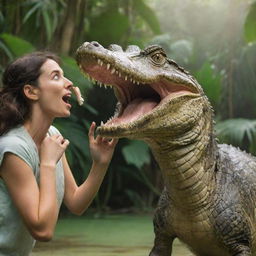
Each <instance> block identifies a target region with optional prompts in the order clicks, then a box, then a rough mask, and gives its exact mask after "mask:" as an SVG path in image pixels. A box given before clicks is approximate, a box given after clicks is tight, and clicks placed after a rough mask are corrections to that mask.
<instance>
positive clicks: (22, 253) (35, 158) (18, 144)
mask: <svg viewBox="0 0 256 256" xmlns="http://www.w3.org/2000/svg"><path fill="white" fill-rule="evenodd" d="M53 134H60V133H59V131H58V130H57V129H56V128H55V127H53V126H51V127H50V129H49V135H53ZM6 152H10V153H13V154H15V155H17V156H18V157H20V158H21V159H22V160H23V161H25V162H26V163H27V164H28V165H29V166H30V167H31V169H32V171H33V172H34V175H35V178H36V180H37V182H39V174H40V172H39V155H38V151H37V147H36V145H35V143H34V141H33V139H32V138H31V136H30V135H29V133H28V132H27V130H26V129H25V127H24V126H19V127H18V128H15V129H12V130H11V131H9V132H8V133H7V134H5V135H3V136H1V137H0V166H1V164H2V161H3V158H4V154H5V153H6ZM5 171H8V170H5ZM56 188H57V199H58V203H59V206H60V205H61V202H62V200H63V196H64V173H63V166H62V162H61V161H59V162H58V164H57V167H56ZM24 207H26V206H24ZM34 245H35V240H34V239H33V237H32V236H31V235H30V233H29V232H28V230H27V228H26V226H25V225H24V223H23V221H22V219H21V217H20V215H19V213H18V211H17V210H16V208H15V206H14V204H13V202H12V199H11V197H10V195H9V193H8V191H7V188H6V185H5V183H4V181H3V179H2V178H1V177H0V256H28V255H29V253H30V252H31V250H32V249H33V247H34Z"/></svg>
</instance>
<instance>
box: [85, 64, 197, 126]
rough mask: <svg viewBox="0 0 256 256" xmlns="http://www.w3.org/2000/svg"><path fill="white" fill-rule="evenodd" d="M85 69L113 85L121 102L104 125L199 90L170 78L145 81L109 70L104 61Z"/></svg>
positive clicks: (129, 119) (132, 118)
mask: <svg viewBox="0 0 256 256" xmlns="http://www.w3.org/2000/svg"><path fill="white" fill-rule="evenodd" d="M82 68H83V71H84V72H85V73H87V74H89V76H90V77H91V78H93V79H95V80H96V81H98V82H99V83H102V84H105V85H111V86H113V88H114V92H115V95H116V97H117V99H118V101H119V102H120V104H118V107H117V109H116V113H115V115H114V116H113V117H112V118H111V119H110V120H109V121H108V122H107V123H106V124H105V125H104V126H112V125H119V124H125V123H130V122H133V121H135V120H138V119H140V118H141V117H143V116H145V115H146V114H148V113H150V112H152V110H153V109H155V108H156V107H158V106H160V105H162V104H164V103H165V102H166V100H167V99H170V98H174V97H177V96H179V95H184V94H188V93H198V92H197V91H195V89H191V88H188V87H187V86H185V85H182V84H175V83H172V82H170V81H167V80H164V81H155V82H152V83H148V84H147V83H145V84H142V83H140V82H137V81H134V80H133V79H132V78H128V77H126V76H125V75H123V74H121V73H119V72H118V71H116V70H113V69H112V70H111V69H107V67H106V65H105V64H104V65H102V66H101V65H97V64H94V65H92V64H90V65H88V64H87V65H85V66H83V65H82Z"/></svg>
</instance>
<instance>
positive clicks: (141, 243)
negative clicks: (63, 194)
mask: <svg viewBox="0 0 256 256" xmlns="http://www.w3.org/2000/svg"><path fill="white" fill-rule="evenodd" d="M153 239H154V234H153V227H152V216H151V215H106V216H104V217H101V218H94V217H93V216H85V217H70V218H62V219H60V220H59V222H58V224H57V228H56V232H55V236H54V239H53V241H51V242H48V243H37V246H36V248H35V249H34V251H33V253H32V255H31V256H53V255H54V256H74V255H75V256H128V255H129V256H131V255H133V256H147V255H148V253H149V251H150V249H151V246H152V245H153ZM191 255H192V254H191V253H190V252H189V251H188V250H187V249H186V248H185V247H184V246H183V245H182V244H181V243H180V242H179V241H175V245H174V250H173V256H191Z"/></svg>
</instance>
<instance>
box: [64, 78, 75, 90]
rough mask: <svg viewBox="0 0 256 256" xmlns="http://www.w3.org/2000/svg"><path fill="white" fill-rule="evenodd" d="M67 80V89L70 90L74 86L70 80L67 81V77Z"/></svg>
mask: <svg viewBox="0 0 256 256" xmlns="http://www.w3.org/2000/svg"><path fill="white" fill-rule="evenodd" d="M65 79H66V82H65V87H66V88H68V89H70V88H71V87H72V86H73V83H72V82H71V81H70V80H69V79H67V78H66V77H65Z"/></svg>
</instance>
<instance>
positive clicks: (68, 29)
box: [60, 0, 85, 54]
mask: <svg viewBox="0 0 256 256" xmlns="http://www.w3.org/2000/svg"><path fill="white" fill-rule="evenodd" d="M82 1H85V0H82ZM80 4H81V0H68V4H67V9H66V18H65V21H64V24H63V27H62V33H61V44H60V52H61V53H62V54H68V53H69V51H70V47H71V42H72V39H73V35H74V30H75V26H76V14H77V10H78V9H79V6H80Z"/></svg>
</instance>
